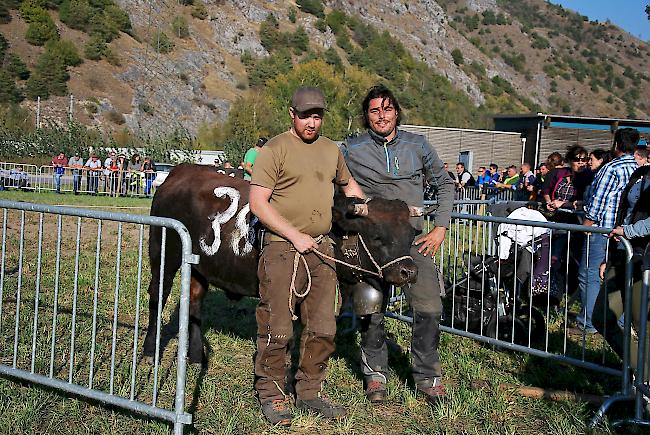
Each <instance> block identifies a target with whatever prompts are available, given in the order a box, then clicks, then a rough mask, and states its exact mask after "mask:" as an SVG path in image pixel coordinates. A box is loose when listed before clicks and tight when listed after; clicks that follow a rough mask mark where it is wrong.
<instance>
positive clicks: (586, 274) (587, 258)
mask: <svg viewBox="0 0 650 435" xmlns="http://www.w3.org/2000/svg"><path fill="white" fill-rule="evenodd" d="M587 245H588V246H587ZM587 248H589V252H587ZM606 254H607V237H605V236H603V235H602V234H592V235H591V236H590V237H586V238H585V241H584V243H583V245H582V256H581V258H580V266H579V268H578V285H579V286H580V287H579V288H580V299H581V301H582V309H581V310H580V314H579V315H578V317H577V321H578V323H581V324H582V325H584V327H585V329H589V328H593V327H594V326H593V324H592V323H591V317H592V314H593V312H594V305H595V304H596V298H597V297H598V293H599V292H600V276H599V269H600V264H601V263H602V262H603V261H604V260H605V256H606Z"/></svg>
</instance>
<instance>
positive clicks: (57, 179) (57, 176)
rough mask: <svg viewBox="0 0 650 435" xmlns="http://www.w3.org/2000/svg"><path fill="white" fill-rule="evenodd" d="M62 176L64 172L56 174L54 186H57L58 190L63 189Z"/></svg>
mask: <svg viewBox="0 0 650 435" xmlns="http://www.w3.org/2000/svg"><path fill="white" fill-rule="evenodd" d="M61 177H63V174H54V187H56V191H57V192H60V191H61Z"/></svg>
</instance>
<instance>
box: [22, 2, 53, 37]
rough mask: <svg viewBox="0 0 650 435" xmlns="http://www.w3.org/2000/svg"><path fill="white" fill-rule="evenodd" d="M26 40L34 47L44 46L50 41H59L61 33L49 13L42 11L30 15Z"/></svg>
mask: <svg viewBox="0 0 650 435" xmlns="http://www.w3.org/2000/svg"><path fill="white" fill-rule="evenodd" d="M25 39H26V40H27V42H29V43H30V44H32V45H38V46H40V45H43V44H45V43H46V42H47V41H49V40H54V39H59V31H58V30H57V28H56V25H55V24H54V21H52V18H51V17H50V15H49V14H48V13H47V11H45V10H43V9H41V10H40V12H34V13H33V14H32V15H30V21H29V26H28V27H27V32H26V33H25Z"/></svg>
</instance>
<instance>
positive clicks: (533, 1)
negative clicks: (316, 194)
mask: <svg viewBox="0 0 650 435" xmlns="http://www.w3.org/2000/svg"><path fill="white" fill-rule="evenodd" d="M115 3H117V4H118V5H119V6H120V7H121V8H122V9H123V10H125V11H126V12H127V13H128V15H129V18H130V20H131V26H132V28H133V31H132V32H131V34H130V35H129V34H126V33H120V36H119V38H117V39H114V40H112V41H111V42H110V44H109V46H110V50H111V52H112V53H114V54H115V55H116V57H117V59H112V61H110V62H109V61H108V60H106V59H102V60H99V61H94V60H88V59H85V60H84V61H83V63H81V64H80V65H78V66H74V67H70V68H69V70H68V71H69V74H70V79H69V81H68V83H67V85H68V91H69V93H70V94H72V95H73V97H74V98H73V101H72V109H73V116H74V118H75V119H77V120H79V121H81V122H82V123H84V124H88V125H97V126H99V127H100V128H101V129H103V130H107V131H116V130H122V129H124V128H128V129H129V130H131V131H132V132H135V133H137V134H144V135H159V134H164V133H168V132H170V131H172V130H174V129H176V128H179V127H180V128H183V129H186V130H187V131H188V132H189V133H190V134H191V135H193V136H194V135H197V134H201V132H202V131H205V130H206V129H210V128H211V127H213V126H214V125H219V123H221V122H223V121H225V119H226V118H227V116H228V113H229V110H230V108H231V105H232V104H233V102H235V101H236V100H237V98H238V97H242V96H245V95H247V94H249V93H256V92H259V88H258V87H255V86H251V77H250V74H251V72H250V68H247V66H246V65H245V64H244V63H243V62H242V60H243V58H244V57H245V56H250V57H253V58H265V57H268V56H269V51H268V50H267V48H265V44H264V43H263V41H262V38H261V36H260V28H261V26H262V24H263V23H264V22H265V20H267V17H268V15H269V14H273V15H274V16H275V17H276V19H277V22H278V29H279V31H280V32H296V31H297V29H299V28H300V27H302V28H304V30H305V32H306V34H307V37H308V41H309V50H310V52H311V53H313V54H312V55H313V56H314V57H316V58H318V57H321V56H323V53H325V52H326V51H327V50H328V49H332V50H333V51H332V52H335V53H337V54H338V55H339V57H340V58H341V59H342V67H343V68H347V67H349V65H350V63H351V61H350V58H351V56H350V55H349V54H346V51H345V50H344V49H343V48H342V47H341V46H340V45H339V41H338V38H337V35H336V34H335V32H333V29H332V28H331V27H330V26H328V25H327V22H328V20H327V19H325V17H326V15H325V14H331V13H332V11H334V10H336V11H340V12H343V13H344V14H346V15H347V16H351V17H357V18H358V19H359V20H360V21H361V22H362V23H364V24H367V25H371V26H372V27H373V28H374V29H376V30H377V31H378V32H384V31H387V32H388V33H389V34H390V35H391V36H392V38H393V39H395V40H397V41H399V42H401V44H402V45H403V46H404V47H405V48H406V49H407V50H408V51H409V52H410V53H411V55H412V57H413V58H414V59H417V60H421V61H423V62H425V63H426V64H427V65H428V66H429V67H430V68H431V69H432V70H433V71H434V72H435V73H437V74H439V75H441V76H443V77H445V78H446V79H448V80H449V82H451V84H452V85H453V86H454V87H455V88H456V89H457V90H459V91H461V92H462V93H465V94H467V96H468V97H469V100H468V101H470V102H471V103H470V104H474V105H475V106H476V107H477V108H478V110H479V111H481V113H484V114H485V115H487V114H490V113H498V112H528V111H534V110H544V111H549V112H557V113H570V114H576V115H584V116H606V117H634V118H641V119H648V118H650V106H649V105H648V102H647V96H648V95H650V74H649V73H648V68H647V64H648V61H649V60H650V44H648V43H647V42H645V41H641V40H639V39H638V38H635V37H634V36H632V35H630V34H628V33H626V32H624V31H623V30H621V29H620V28H618V27H616V26H615V25H613V24H610V23H597V22H589V21H588V20H586V17H581V16H580V15H577V14H575V13H573V12H570V11H568V10H565V9H563V8H561V7H558V6H554V5H551V4H549V3H546V2H544V1H543V0H458V1H452V0H438V1H437V2H436V1H433V0H420V1H416V2H412V1H405V0H375V1H366V0H354V1H342V0H327V1H325V2H322V3H321V2H320V1H318V0H310V1H300V0H299V1H298V2H297V4H296V3H294V2H292V1H285V0H272V1H259V0H252V1H244V0H193V1H192V0H182V1H180V2H175V1H173V2H172V1H169V0H115ZM314 5H315V6H314ZM320 5H324V11H323V12H322V13H320V15H321V17H320V18H319V17H317V16H316V15H319V12H318V10H319V8H320ZM313 8H315V9H313ZM314 10H315V11H316V12H314ZM10 13H11V20H10V21H9V22H8V23H6V24H0V33H2V35H3V36H4V37H5V39H7V41H8V44H9V51H10V52H12V53H15V54H17V55H18V56H20V57H21V59H22V60H23V61H24V62H25V63H26V65H27V66H28V67H30V68H31V67H33V66H34V65H35V63H36V62H37V58H38V56H39V54H40V53H41V52H42V51H43V48H42V47H38V46H34V45H31V44H29V43H27V42H26V40H25V33H26V31H27V23H26V22H25V20H24V19H23V18H22V17H21V15H20V13H19V12H18V11H17V10H10ZM49 13H50V15H51V16H52V19H53V20H54V22H55V23H56V25H57V28H58V29H59V33H60V35H61V38H62V39H68V40H71V41H72V42H73V43H74V44H75V45H76V46H77V47H80V51H81V52H82V53H83V48H82V47H83V45H84V44H86V43H87V42H88V39H89V38H90V37H89V35H88V34H86V33H83V32H81V31H78V30H74V29H70V28H68V27H67V26H66V25H65V24H63V23H62V22H61V21H60V20H59V19H58V15H57V14H58V12H57V11H56V10H53V11H49ZM179 17H181V18H179ZM179 23H180V24H181V25H179ZM182 23H186V24H185V25H184V26H183V25H182ZM352 37H353V39H354V38H355V35H354V34H353V35H352ZM355 41H356V39H355ZM267 45H268V44H267ZM171 46H173V47H171ZM170 47H171V48H170ZM163 48H164V49H163ZM168 48H169V50H168ZM242 55H244V56H242ZM644 96H645V97H644ZM20 104H21V105H23V106H24V107H28V108H30V109H32V110H35V108H36V102H35V101H31V100H29V99H25V100H24V101H22V102H21V103H20ZM70 106H71V104H70V98H69V97H65V96H58V97H57V96H52V97H50V98H49V99H48V100H46V101H42V102H41V114H42V116H44V117H45V118H54V119H65V117H66V115H67V113H68V110H69V108H70ZM485 119H487V117H486V118H485ZM485 119H484V120H483V121H481V122H478V121H475V120H471V121H468V122H467V123H463V124H464V125H466V126H474V127H489V125H487V121H485ZM459 124H460V123H459ZM477 124H480V125H477Z"/></svg>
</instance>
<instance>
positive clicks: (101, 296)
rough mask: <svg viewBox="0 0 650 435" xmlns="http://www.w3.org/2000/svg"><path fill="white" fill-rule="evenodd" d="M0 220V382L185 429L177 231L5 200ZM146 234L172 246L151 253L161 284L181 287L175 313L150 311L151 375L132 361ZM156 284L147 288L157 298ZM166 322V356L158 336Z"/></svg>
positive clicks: (182, 233) (142, 220)
mask: <svg viewBox="0 0 650 435" xmlns="http://www.w3.org/2000/svg"><path fill="white" fill-rule="evenodd" d="M0 216H1V221H0V222H1V224H0V225H1V228H2V236H1V237H2V245H1V250H0V374H2V375H5V376H8V377H12V378H16V379H20V380H25V381H28V382H32V383H35V384H41V385H45V386H48V387H51V388H53V389H56V390H61V391H63V392H67V393H71V394H74V395H78V396H82V397H86V398H90V399H94V400H98V401H99V402H101V403H106V404H110V405H114V406H117V407H120V408H124V409H127V410H130V411H134V412H136V413H140V414H144V415H146V416H150V417H154V418H158V419H162V420H166V421H169V422H172V423H173V425H174V432H175V433H177V434H180V433H182V432H183V426H184V425H186V424H190V423H191V420H192V416H191V415H190V414H188V413H187V412H186V410H185V384H186V354H187V348H188V319H189V291H190V287H189V286H190V270H191V269H190V267H191V266H190V264H191V263H194V262H195V261H196V259H195V256H194V255H193V254H192V243H191V239H190V236H189V233H188V231H187V229H186V228H185V227H184V226H183V224H181V223H180V222H178V221H176V220H173V219H167V218H159V217H151V216H143V215H127V214H122V213H109V212H102V211H87V210H80V209H75V208H70V207H57V206H45V205H36V204H29V203H17V202H10V201H0ZM148 227H150V228H159V229H160V231H161V232H162V240H163V244H164V243H165V242H164V241H165V240H166V237H173V238H178V239H179V243H178V246H181V247H182V252H181V253H171V252H169V253H167V255H165V250H164V249H163V250H162V253H161V257H162V259H161V276H163V271H164V270H165V267H168V268H174V267H178V266H179V265H180V270H181V280H180V284H179V286H178V287H177V288H176V289H174V292H178V294H179V299H178V301H179V302H178V312H177V314H176V312H173V313H170V312H169V311H173V310H167V311H165V312H163V311H161V310H158V312H157V314H156V317H155V319H156V334H155V338H156V345H155V355H154V358H153V360H154V361H153V366H152V365H150V364H148V363H146V362H145V361H143V359H142V358H141V353H142V351H141V348H142V345H141V344H142V335H143V332H144V329H146V328H143V327H142V323H143V322H142V321H141V316H142V315H146V314H147V309H148V304H147V300H146V297H147V295H146V293H145V292H143V291H142V277H143V276H147V275H148V272H147V269H148V267H149V266H148V262H147V261H143V253H144V252H146V246H147V242H146V239H147V232H146V231H145V229H146V228H148ZM173 254H177V255H180V256H181V258H180V259H179V258H178V256H174V255H173ZM166 260H167V262H166ZM176 260H179V261H178V263H179V264H175V263H176ZM162 282H163V280H162V279H160V283H161V284H160V286H156V285H154V284H152V286H153V287H151V288H150V289H149V291H150V292H157V294H158V295H159V298H160V295H161V294H162V292H163V288H162ZM145 285H146V282H145ZM154 294H155V293H154ZM174 316H178V317H177V318H178V341H177V342H176V349H173V344H174V343H173V341H171V338H168V337H167V336H164V334H163V332H164V330H163V329H162V328H161V326H162V324H163V321H165V320H166V319H167V318H169V317H174ZM145 318H146V317H145ZM170 323H173V322H170ZM168 324H169V323H168ZM174 333H175V331H172V332H171V335H169V333H168V335H169V336H173V335H174ZM174 354H175V355H176V358H174V357H173V355H174ZM174 360H175V361H174Z"/></svg>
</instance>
